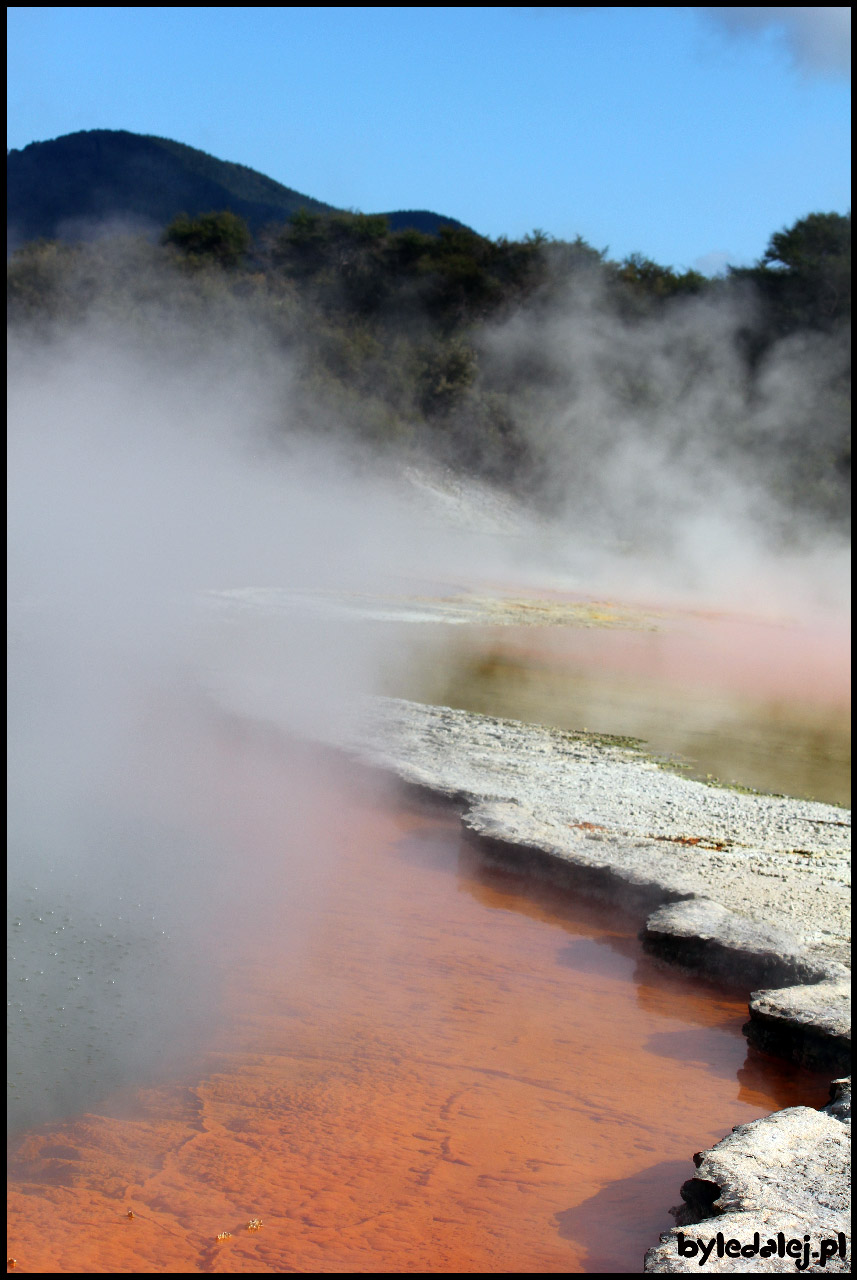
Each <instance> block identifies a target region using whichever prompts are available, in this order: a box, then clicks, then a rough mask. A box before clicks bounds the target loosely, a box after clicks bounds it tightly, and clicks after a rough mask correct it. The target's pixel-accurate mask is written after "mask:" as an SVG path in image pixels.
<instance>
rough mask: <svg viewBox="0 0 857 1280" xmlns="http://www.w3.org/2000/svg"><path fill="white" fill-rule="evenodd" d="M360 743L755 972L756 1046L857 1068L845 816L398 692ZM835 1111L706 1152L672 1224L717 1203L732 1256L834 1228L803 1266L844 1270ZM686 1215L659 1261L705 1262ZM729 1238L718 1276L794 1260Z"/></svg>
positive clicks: (482, 842) (842, 1155) (525, 847)
mask: <svg viewBox="0 0 857 1280" xmlns="http://www.w3.org/2000/svg"><path fill="white" fill-rule="evenodd" d="M348 745H349V746H350V748H351V749H352V750H353V751H355V752H356V754H358V755H359V756H360V758H361V759H363V760H364V761H366V762H368V763H371V764H373V765H375V766H378V767H381V768H383V769H384V770H386V771H390V772H393V773H394V774H396V775H397V776H398V777H399V778H401V779H402V780H403V781H404V782H406V783H408V784H410V785H412V786H416V787H419V788H421V789H425V790H427V791H429V792H431V793H433V794H435V795H440V796H444V797H447V798H449V799H451V800H453V801H455V802H456V803H457V804H458V805H459V807H460V808H461V810H462V823H463V826H464V830H465V832H466V833H467V835H468V836H469V837H470V838H472V839H473V840H474V841H477V842H478V844H479V847H480V849H481V851H482V853H483V855H484V856H485V857H487V858H488V859H490V860H493V861H496V862H498V863H501V864H503V865H506V866H511V867H514V868H515V869H518V870H521V869H524V870H527V871H528V872H530V873H532V874H536V875H539V876H542V877H546V878H550V879H552V880H555V881H557V882H559V883H561V884H563V885H566V886H569V887H571V888H574V889H576V890H577V891H579V892H582V893H585V894H590V895H594V896H598V897H601V898H609V899H610V900H613V901H619V902H621V903H622V905H623V906H625V907H627V908H630V909H632V910H636V911H637V912H638V913H639V914H640V916H641V922H642V932H641V936H642V938H643V945H644V946H645V947H646V949H647V950H649V951H650V952H652V953H653V954H655V955H658V956H659V957H661V958H662V959H664V960H665V961H668V962H670V963H672V964H678V965H680V966H681V967H683V968H685V969H687V970H690V971H693V972H697V973H700V974H704V975H706V976H714V977H717V978H719V979H726V980H728V981H731V982H733V983H735V984H736V985H740V986H743V987H745V988H752V987H756V986H759V987H762V988H763V989H761V990H757V991H754V992H753V994H752V997H751V1001H750V1020H749V1022H748V1023H747V1025H746V1026H745V1033H746V1034H747V1036H748V1038H749V1039H750V1041H751V1042H752V1043H754V1044H756V1045H758V1046H760V1047H761V1048H764V1049H766V1050H769V1051H772V1052H775V1053H778V1054H780V1055H782V1056H785V1057H788V1058H791V1059H792V1060H793V1061H796V1062H798V1063H800V1064H802V1065H807V1066H821V1067H824V1068H830V1069H831V1071H832V1072H836V1073H842V1072H843V1071H847V1070H848V1069H849V1068H848V1066H847V1065H846V1064H847V1063H848V1062H849V1061H850V1045H851V1017H850V986H849V981H848V980H849V976H850V974H849V969H848V967H847V966H848V959H849V956H850V943H849V938H850V829H851V821H850V819H851V815H850V812H849V811H846V810H843V809H839V808H837V807H835V806H833V805H825V804H817V803H814V802H809V801H800V800H791V799H788V798H785V797H781V796H768V795H757V794H755V793H750V794H748V793H744V792H740V791H736V790H732V789H728V788H722V787H717V786H710V785H706V784H704V783H700V782H696V781H692V780H690V779H688V778H684V777H681V776H678V775H677V774H676V773H674V772H671V771H669V770H668V769H664V768H663V767H661V766H660V764H659V763H658V762H657V761H654V760H652V759H650V758H649V757H648V756H647V755H646V754H645V753H644V752H642V751H641V750H639V749H638V747H637V746H635V745H634V744H632V743H628V742H624V741H622V740H619V739H612V738H608V737H603V736H598V735H592V734H586V733H567V732H562V731H559V730H554V729H549V728H544V727H541V726H534V725H525V724H521V723H519V722H517V721H511V720H501V719H495V718H493V717H489V716H480V715H474V714H471V713H468V712H463V711H456V710H452V709H450V708H448V707H427V706H423V705H421V704H418V703H411V702H405V701H402V700H399V699H380V700H377V701H376V702H375V703H373V706H372V710H371V712H370V713H369V714H368V715H367V716H361V717H359V719H358V720H356V721H355V722H354V724H353V726H352V729H351V731H350V733H349V735H348ZM825 1110H826V1114H825V1113H823V1112H817V1111H813V1110H812V1109H811V1108H807V1107H796V1108H790V1109H789V1110H787V1111H782V1112H777V1113H775V1114H774V1115H772V1116H768V1117H767V1118H765V1119H764V1120H759V1121H756V1122H755V1123H754V1124H751V1125H743V1126H740V1127H739V1128H738V1129H736V1130H735V1132H734V1133H733V1134H732V1135H730V1136H729V1137H727V1138H725V1139H724V1140H723V1141H722V1142H721V1143H719V1144H718V1145H717V1146H716V1147H714V1148H712V1150H711V1151H707V1152H702V1153H700V1154H699V1155H698V1156H697V1157H695V1160H696V1163H697V1173H696V1175H695V1176H694V1177H693V1178H692V1179H690V1180H689V1182H687V1183H685V1186H684V1187H683V1188H682V1195H683V1197H684V1200H685V1207H684V1208H683V1209H682V1210H680V1211H679V1221H681V1222H683V1223H684V1224H685V1226H686V1225H688V1224H690V1223H698V1222H701V1221H703V1220H706V1219H708V1218H711V1217H716V1219H717V1231H718V1232H720V1233H721V1237H722V1238H721V1240H720V1246H718V1247H719V1248H721V1251H722V1250H723V1249H725V1247H726V1242H728V1241H729V1240H733V1242H734V1240H740V1241H741V1244H742V1245H747V1246H748V1247H752V1244H753V1239H754V1232H759V1233H760V1237H759V1238H760V1241H761V1243H760V1244H759V1248H760V1249H762V1248H764V1247H766V1245H765V1242H766V1241H767V1240H768V1239H772V1240H773V1241H774V1242H775V1245H776V1247H777V1249H778V1250H780V1251H782V1250H783V1249H784V1247H785V1242H786V1241H788V1240H791V1239H796V1238H798V1237H799V1238H800V1239H801V1240H803V1238H804V1236H807V1235H808V1236H809V1237H810V1238H811V1241H812V1246H811V1247H812V1249H816V1250H817V1248H818V1246H817V1240H819V1239H820V1238H822V1237H824V1238H825V1239H836V1240H837V1251H838V1252H837V1257H836V1258H834V1257H832V1256H831V1257H830V1258H825V1259H824V1265H822V1263H821V1261H819V1260H813V1259H812V1257H811V1256H808V1257H807V1263H808V1269H809V1270H810V1271H813V1270H816V1269H825V1268H826V1269H827V1270H831V1269H834V1270H847V1269H848V1267H847V1263H846V1262H843V1259H842V1258H841V1257H840V1256H839V1252H841V1250H840V1244H841V1241H840V1238H839V1236H838V1233H839V1232H844V1231H845V1229H846V1228H845V1225H844V1215H843V1195H844V1190H843V1189H844V1187H845V1179H846V1177H847V1170H848V1168H849V1164H848V1150H847V1148H848V1139H849V1137H850V1129H847V1128H846V1126H845V1125H843V1123H842V1119H843V1117H844V1114H845V1105H844V1103H843V1099H842V1090H841V1088H840V1087H839V1086H838V1092H837V1093H836V1097H835V1100H834V1102H833V1103H832V1104H831V1107H830V1108H826V1109H825ZM847 1114H848V1117H849V1118H850V1110H848V1113H847ZM712 1225H713V1224H712ZM682 1229H683V1228H682V1227H681V1226H678V1227H676V1228H675V1229H674V1230H673V1231H671V1232H669V1233H668V1234H667V1235H666V1236H664V1237H662V1243H661V1245H659V1246H657V1247H656V1248H655V1249H653V1250H650V1251H649V1254H648V1255H647V1261H646V1268H647V1270H654V1271H658V1270H660V1271H664V1270H666V1271H683V1270H693V1269H695V1270H697V1271H698V1270H699V1266H700V1256H699V1255H698V1254H695V1255H694V1257H690V1256H680V1254H679V1251H678V1248H677V1242H676V1239H675V1237H676V1236H677V1233H678V1232H679V1231H681V1230H682ZM778 1233H779V1234H778ZM698 1234H699V1238H700V1239H702V1236H703V1233H702V1232H701V1231H700V1232H699V1233H698ZM709 1236H711V1232H708V1233H707V1235H706V1237H705V1238H706V1240H707V1239H708V1237H709ZM715 1236H716V1233H715ZM715 1236H712V1237H711V1238H712V1239H714V1238H715ZM693 1239H696V1237H693ZM843 1239H844V1237H843ZM683 1240H684V1241H685V1248H686V1249H689V1247H690V1246H689V1244H688V1241H691V1236H690V1235H689V1234H688V1233H687V1232H685V1235H684V1237H683ZM781 1241H782V1244H781ZM718 1247H715V1246H712V1248H713V1249H714V1253H712V1254H711V1255H710V1256H708V1258H707V1259H706V1260H705V1264H704V1265H705V1268H706V1270H707V1271H711V1270H724V1271H726V1270H741V1271H751V1272H758V1271H761V1272H765V1271H776V1270H789V1271H791V1270H794V1269H795V1260H794V1258H793V1257H791V1256H790V1255H788V1254H785V1253H784V1254H783V1256H780V1255H779V1253H775V1255H774V1256H768V1255H766V1254H761V1255H759V1254H757V1255H755V1256H753V1257H750V1256H748V1255H744V1256H740V1257H738V1258H733V1257H731V1256H729V1255H728V1254H727V1253H725V1252H724V1254H723V1256H722V1257H718V1256H717V1248H718ZM801 1269H802V1268H801Z"/></svg>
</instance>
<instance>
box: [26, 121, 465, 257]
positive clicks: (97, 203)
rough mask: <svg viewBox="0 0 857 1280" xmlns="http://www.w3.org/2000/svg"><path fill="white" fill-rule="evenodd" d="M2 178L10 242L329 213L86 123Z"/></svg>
mask: <svg viewBox="0 0 857 1280" xmlns="http://www.w3.org/2000/svg"><path fill="white" fill-rule="evenodd" d="M6 174H7V189H8V201H7V227H8V234H9V239H10V242H11V245H12V247H13V248H15V247H17V246H18V245H19V244H22V243H24V242H26V241H28V240H37V239H48V240H56V239H65V240H74V239H79V238H84V239H86V238H88V235H89V234H91V231H92V229H93V228H94V227H96V226H98V224H103V223H105V222H108V223H109V222H110V221H111V220H115V221H116V222H117V223H120V224H122V223H124V224H125V225H126V226H127V224H129V223H131V224H136V225H145V224H152V225H154V226H155V227H157V228H163V227H166V226H167V225H168V224H169V223H170V222H172V220H173V219H174V218H175V217H176V216H177V215H178V214H181V213H184V214H187V215H188V216H190V217H196V216H198V215H199V214H202V213H207V212H209V211H210V210H212V209H229V210H230V211H231V212H232V213H234V214H237V215H238V216H240V217H242V218H244V219H245V221H246V222H247V224H248V226H249V227H250V229H251V230H252V231H254V232H256V231H259V230H260V229H261V228H262V227H263V226H265V225H266V224H268V223H282V222H285V221H287V220H288V219H289V218H290V217H291V215H292V214H293V213H295V212H296V211H297V210H298V209H306V210H307V212H309V213H330V212H333V211H334V210H333V207H332V206H331V205H328V204H324V203H323V202H322V201H320V200H314V199H312V197H311V196H305V195H302V194H301V193H300V192H298V191H292V190H291V188H290V187H284V186H283V185H282V183H279V182H275V181H274V180H273V179H272V178H268V177H266V176H265V175H264V174H262V173H257V172H256V171H255V170H254V169H248V168H247V167H246V165H241V164H230V163H229V162H228V161H225V160H217V159H215V158H214V156H209V155H206V153H205V152H204V151H197V150H196V149H195V148H194V147H187V146H185V145H184V144H183V143H181V142H172V141H171V140H170V139H168V138H155V137H149V136H145V135H142V134H137V133H128V132H126V131H124V130H115V129H92V130H90V131H88V132H84V133H70V134H67V135H66V136H65V137H62V138H55V139H53V141H51V142H33V143H31V144H30V145H29V146H28V147H24V149H23V150H22V151H10V152H9V153H8V155H7V157H6ZM386 216H387V217H388V218H389V220H390V224H391V226H392V227H393V229H395V230H398V229H399V228H401V227H415V228H416V229H417V230H420V231H427V232H430V233H434V232H436V231H437V229H438V227H439V226H440V225H451V226H457V227H460V226H461V225H462V224H461V223H459V222H456V220H455V219H454V218H442V217H440V216H439V215H438V214H436V213H429V212H427V211H426V210H408V211H406V212H393V213H390V214H387V215H386Z"/></svg>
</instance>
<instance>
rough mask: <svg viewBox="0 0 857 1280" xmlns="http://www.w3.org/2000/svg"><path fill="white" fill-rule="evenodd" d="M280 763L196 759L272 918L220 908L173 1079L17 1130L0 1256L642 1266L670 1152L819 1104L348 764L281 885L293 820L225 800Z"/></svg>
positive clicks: (169, 1263) (587, 911)
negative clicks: (307, 862)
mask: <svg viewBox="0 0 857 1280" xmlns="http://www.w3.org/2000/svg"><path fill="white" fill-rule="evenodd" d="M280 763H281V765H282V767H283V768H286V767H291V766H290V765H289V764H288V762H287V761H282V762H280ZM277 767H279V766H278V764H277V761H276V752H275V751H274V750H273V749H272V748H271V747H270V745H268V744H261V745H260V744H254V743H252V742H249V743H248V742H246V741H245V742H242V743H238V744H235V745H234V746H228V745H226V746H224V745H223V743H220V744H219V745H218V746H217V747H216V749H212V750H211V752H210V753H209V754H208V755H207V756H204V758H203V759H202V762H201V763H199V764H198V776H197V782H198V784H199V786H200V788H201V790H202V791H205V792H206V793H207V794H209V795H214V794H217V795H218V797H219V800H218V803H219V805H220V810H219V812H215V813H214V814H213V818H212V820H215V821H218V822H221V823H222V824H224V825H226V824H228V823H230V822H232V823H233V825H234V828H235V832H236V838H237V834H238V833H239V832H243V838H245V839H246V840H247V841H248V848H247V851H246V852H247V859H248V863H251V862H252V857H253V849H254V848H257V847H261V846H262V845H264V844H265V843H266V842H267V844H268V846H269V852H270V854H271V857H270V858H268V859H267V860H266V859H263V860H262V869H261V870H259V871H258V874H259V875H264V877H265V884H264V889H265V893H264V897H265V899H266V900H267V903H268V905H269V907H270V911H269V912H268V913H267V914H266V913H265V912H264V911H260V913H259V914H258V915H257V916H256V917H254V918H253V919H251V920H243V921H242V920H224V924H223V932H222V936H221V937H220V938H218V942H217V945H216V946H213V947H212V963H213V964H215V963H217V962H218V958H220V959H222V960H223V961H224V963H225V966H226V969H227V978H226V986H225V991H224V995H223V1000H222V1003H223V1009H222V1015H221V1017H220V1018H219V1021H218V1022H217V1025H216V1026H213V1027H212V1033H211V1041H210V1043H209V1044H208V1045H206V1046H204V1048H203V1049H202V1050H201V1052H200V1057H199V1061H198V1062H197V1064H196V1067H195V1069H194V1070H193V1071H191V1070H188V1071H187V1072H186V1073H185V1075H183V1076H182V1077H181V1078H174V1079H171V1080H168V1081H164V1082H161V1083H158V1084H150V1085H148V1086H143V1087H136V1088H134V1089H129V1090H128V1091H127V1093H126V1094H125V1095H123V1096H122V1097H119V1096H114V1097H112V1098H108V1099H105V1101H104V1104H103V1106H101V1107H100V1108H99V1111H98V1114H87V1115H84V1116H80V1117H76V1118H70V1119H68V1120H67V1121H66V1122H64V1123H61V1124H56V1123H52V1124H50V1125H45V1126H43V1127H41V1128H39V1129H36V1130H32V1131H30V1132H28V1133H27V1134H25V1135H24V1136H23V1137H22V1138H20V1140H18V1141H17V1142H16V1144H15V1149H14V1150H13V1152H12V1160H11V1166H10V1179H11V1180H10V1191H9V1232H10V1249H9V1252H10V1254H11V1255H13V1256H14V1258H15V1259H16V1261H17V1269H20V1270H22V1271H82V1272H116V1273H121V1272H135V1271H141V1272H148V1271H167V1272H169V1271H191V1272H197V1271H225V1272H241V1271H246V1272H282V1271H305V1272H313V1271H318V1272H335V1271H376V1270H377V1271H390V1272H408V1271H434V1272H445V1271H450V1272H451V1271H459V1270H460V1271H515V1270H521V1271H525V1272H540V1271H575V1272H585V1271H598V1270H612V1269H616V1270H619V1271H635V1270H641V1269H642V1256H643V1252H644V1250H645V1249H646V1247H647V1246H648V1245H650V1244H653V1243H655V1242H656V1240H657V1235H658V1232H659V1231H661V1230H665V1229H666V1228H667V1227H669V1226H670V1225H671V1219H670V1217H669V1213H668V1208H669V1206H670V1205H672V1204H675V1203H676V1201H677V1200H678V1198H679V1197H678V1189H679V1186H680V1185H681V1183H682V1182H683V1181H684V1180H685V1179H686V1178H688V1177H690V1176H691V1173H692V1162H691V1156H692V1153H693V1152H694V1151H696V1150H699V1149H700V1148H701V1147H704V1146H706V1145H709V1144H711V1143H713V1142H714V1141H716V1140H718V1139H719V1138H721V1137H722V1136H723V1135H724V1134H726V1133H727V1132H728V1131H729V1129H730V1127H731V1126H733V1125H735V1124H738V1123H742V1122H745V1121H747V1120H750V1119H753V1118H755V1117H757V1116H760V1115H763V1114H765V1113H767V1112H768V1111H770V1110H772V1109H774V1108H776V1107H780V1106H788V1105H794V1104H797V1103H800V1102H807V1103H812V1104H814V1105H819V1104H820V1103H821V1102H823V1101H824V1099H825V1088H824V1082H823V1081H822V1080H821V1079H820V1078H818V1077H811V1076H809V1075H808V1074H807V1073H804V1072H801V1071H799V1070H798V1069H796V1068H791V1067H789V1066H787V1065H786V1064H781V1063H777V1062H775V1061H773V1060H770V1059H767V1058H765V1057H764V1056H763V1055H759V1054H757V1053H756V1052H755V1051H753V1050H748V1048H747V1046H746V1043H745V1042H744V1040H743V1037H742V1035H741V1032H740V1027H741V1023H742V1021H743V1019H744V1017H745V1013H746V1005H745V1003H744V1002H743V1001H742V1000H740V999H738V998H736V997H733V996H732V995H729V994H726V993H724V992H722V991H719V990H717V989H716V988H712V987H706V986H704V985H701V984H699V983H694V982H692V981H690V980H689V979H687V978H685V977H682V976H680V975H676V974H670V973H666V972H664V971H663V970H661V969H659V968H657V967H655V966H654V965H653V964H652V963H651V962H650V961H649V960H648V959H646V958H645V957H644V956H643V955H642V953H641V951H640V949H639V946H638V943H637V942H636V940H635V938H634V936H633V935H634V924H633V922H631V921H629V920H627V919H625V918H624V917H623V916H621V914H620V913H618V912H616V911H614V910H610V909H608V908H606V907H603V906H595V905H593V904H591V903H587V902H583V901H580V900H575V899H573V898H569V897H564V896H561V895H559V894H558V893H557V891H556V890H555V889H553V888H549V887H546V886H538V885H535V886H529V887H528V886H527V885H526V883H525V882H523V881H522V880H521V879H519V878H517V877H515V876H511V875H509V874H507V873H501V872H498V871H493V870H490V869H488V868H486V867H485V866H483V865H482V863H481V862H480V859H479V856H478V854H477V853H475V852H474V851H473V850H472V849H470V848H469V847H466V846H464V845H462V843H461V842H460V840H459V835H458V825H457V822H456V820H455V819H454V818H453V817H451V816H446V815H443V814H440V813H432V812H426V811H419V810H417V809H415V808H413V807H408V805H407V804H406V803H405V802H404V801H403V800H401V799H400V798H396V797H395V795H393V794H391V793H390V792H387V793H384V792H383V791H379V790H376V789H374V788H372V789H371V790H367V789H366V783H365V778H364V777H363V776H362V775H359V774H358V775H357V776H356V778H355V777H354V776H353V775H351V776H347V777H342V778H337V779H329V780H328V781H326V782H325V783H324V787H323V789H322V794H321V797H320V801H319V803H318V804H317V806H316V807H317V812H316V819H315V821H314V824H313V836H312V841H313V846H314V848H315V849H316V851H317V853H318V857H319V859H320V861H321V862H323V863H324V871H323V873H319V875H318V876H317V877H316V879H315V880H313V882H312V884H311V885H310V886H309V888H307V887H306V884H305V882H304V881H301V882H300V885H299V891H296V890H295V881H294V879H293V878H292V879H291V880H290V879H289V875H288V874H287V872H286V870H281V869H280V864H279V862H278V860H277V857H276V851H277V840H278V839H285V836H284V834H283V832H284V830H285V827H284V824H285V823H286V822H287V820H288V815H287V814H286V813H280V812H278V811H277V806H276V804H275V803H273V804H272V807H271V809H270V810H269V811H268V812H267V819H266V820H265V821H263V819H262V817H260V816H259V813H260V811H259V806H258V805H255V804H253V805H251V806H250V808H251V809H252V811H253V813H255V814H256V816H257V822H256V823H255V825H254V824H253V823H251V822H250V821H249V820H248V821H245V820H244V819H246V818H247V817H248V813H247V810H246V809H244V810H242V808H241V805H242V801H241V794H243V792H242V786H243V783H242V779H243V782H244V783H247V781H248V779H252V778H253V777H254V776H256V775H257V774H258V773H260V772H261V773H262V774H263V776H264V785H265V787H266V788H268V787H270V786H271V783H272V782H273V781H275V777H276V769H277ZM206 779H207V784H208V785H207V786H206V785H204V784H205V783H206ZM248 785H249V784H248ZM316 799H317V800H319V797H316ZM245 800H246V795H245ZM278 832H279V834H278ZM285 865H287V860H284V866H285Z"/></svg>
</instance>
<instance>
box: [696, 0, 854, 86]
mask: <svg viewBox="0 0 857 1280" xmlns="http://www.w3.org/2000/svg"><path fill="white" fill-rule="evenodd" d="M702 12H703V13H705V14H707V15H708V17H709V18H710V19H711V20H712V21H713V22H714V23H716V24H717V25H718V26H720V27H722V28H723V29H724V30H725V31H726V32H728V34H729V35H732V36H736V37H741V36H748V35H750V36H751V35H756V34H758V33H760V32H764V31H768V30H773V31H774V32H776V33H777V34H778V35H779V36H780V38H781V39H782V41H783V43H784V44H785V46H786V48H787V49H788V51H789V53H790V54H791V57H792V59H793V61H794V64H795V66H796V67H798V68H800V69H801V70H803V71H805V72H808V73H811V74H816V75H819V74H820V75H848V76H850V74H851V10H850V9H849V8H832V7H825V6H820V7H818V8H806V7H801V6H797V7H795V8H791V9H788V8H777V7H773V8H763V7H753V6H751V7H749V8H745V9H739V8H715V7H706V8H703V10H702Z"/></svg>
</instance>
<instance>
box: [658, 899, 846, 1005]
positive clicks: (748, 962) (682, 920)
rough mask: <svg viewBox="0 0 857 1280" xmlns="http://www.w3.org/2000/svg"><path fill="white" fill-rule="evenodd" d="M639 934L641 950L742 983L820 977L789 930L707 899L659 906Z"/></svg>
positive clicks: (819, 968)
mask: <svg viewBox="0 0 857 1280" xmlns="http://www.w3.org/2000/svg"><path fill="white" fill-rule="evenodd" d="M641 937H642V939H643V946H644V948H645V949H646V950H647V951H650V952H652V953H654V954H656V955H659V956H661V957H663V958H664V959H667V960H670V961H672V962H673V963H674V964H677V965H680V966H682V967H683V968H685V969H691V970H694V971H696V972H703V973H707V974H711V975H712V976H716V977H718V978H723V979H727V980H729V981H731V982H739V983H740V984H741V985H743V986H752V985H754V984H755V983H757V982H771V981H777V980H778V979H780V980H782V979H783V978H791V979H792V980H793V981H794V980H802V981H804V982H818V980H819V979H820V978H821V979H823V978H824V976H825V968H824V967H823V966H822V965H819V964H818V962H816V963H813V962H812V961H810V960H809V959H808V958H807V956H806V955H805V954H804V952H803V949H802V947H801V943H800V941H799V940H798V939H797V938H796V937H795V936H794V935H793V934H790V933H789V932H788V931H787V930H785V929H777V928H775V927H774V926H773V925H770V924H768V923H767V922H764V921H759V920H753V919H751V918H748V917H746V916H741V915H738V913H737V912H735V911H731V910H729V908H728V907H724V906H722V905H721V904H720V903H718V902H712V901H711V900H710V899H708V898H688V899H685V900H684V901H682V902H673V903H669V904H667V905H665V906H663V907H660V908H659V909H658V910H657V911H655V912H653V913H652V915H650V916H649V918H648V920H647V921H646V924H645V927H644V928H643V931H642V934H641Z"/></svg>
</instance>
